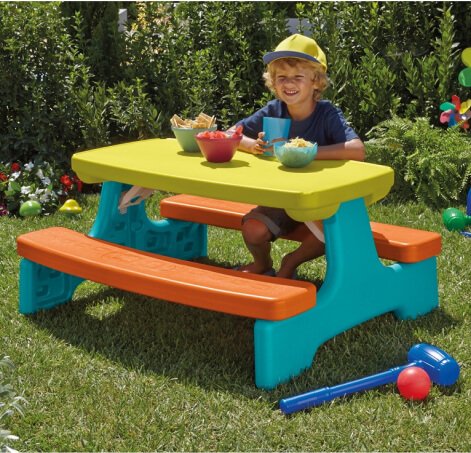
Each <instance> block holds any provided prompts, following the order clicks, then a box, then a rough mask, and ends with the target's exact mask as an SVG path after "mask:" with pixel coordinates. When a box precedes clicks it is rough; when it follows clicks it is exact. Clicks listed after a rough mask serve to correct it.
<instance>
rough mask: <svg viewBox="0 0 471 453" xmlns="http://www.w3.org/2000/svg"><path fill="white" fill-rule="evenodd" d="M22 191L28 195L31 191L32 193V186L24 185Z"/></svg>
mask: <svg viewBox="0 0 471 453" xmlns="http://www.w3.org/2000/svg"><path fill="white" fill-rule="evenodd" d="M21 193H22V194H23V195H28V194H29V193H31V186H23V187H22V188H21Z"/></svg>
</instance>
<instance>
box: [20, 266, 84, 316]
mask: <svg viewBox="0 0 471 453" xmlns="http://www.w3.org/2000/svg"><path fill="white" fill-rule="evenodd" d="M82 281H83V279H81V278H79V277H74V276H73V275H69V274H65V273H64V272H59V271H56V270H54V269H50V268H49V267H46V266H42V265H41V264H37V263H33V262H32V261H29V260H27V259H26V258H23V259H22V260H21V262H20V291H19V292H20V294H19V295H20V303H19V312H20V313H22V314H24V315H26V314H31V313H35V312H37V311H39V310H46V309H48V308H52V307H55V306H56V305H60V304H63V303H65V302H67V301H69V300H70V299H71V298H72V295H73V294H74V291H75V288H77V286H78V285H79V284H80V283H81V282H82Z"/></svg>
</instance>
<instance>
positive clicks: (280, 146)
mask: <svg viewBox="0 0 471 453" xmlns="http://www.w3.org/2000/svg"><path fill="white" fill-rule="evenodd" d="M274 149H275V156H276V158H277V159H278V160H279V161H280V162H281V163H282V164H283V165H284V166H285V167H291V168H301V167H305V166H306V165H309V164H310V163H311V162H312V161H313V160H314V159H315V157H316V155H317V143H311V142H308V141H306V140H304V139H302V138H294V139H291V140H290V141H289V142H286V143H283V142H280V143H275V144H274Z"/></svg>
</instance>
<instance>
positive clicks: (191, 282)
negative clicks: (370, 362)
mask: <svg viewBox="0 0 471 453" xmlns="http://www.w3.org/2000/svg"><path fill="white" fill-rule="evenodd" d="M17 250H18V254H19V255H21V256H23V257H24V258H27V259H29V260H30V261H33V262H35V263H38V264H41V265H43V266H47V267H49V268H52V269H55V270H58V271H61V272H65V273H67V274H71V275H75V276H77V277H81V278H84V279H87V280H91V281H94V282H98V283H102V284H105V285H108V286H112V287H115V288H119V289H122V290H125V291H131V292H134V293H138V294H143V295H146V296H150V297H155V298H160V299H164V300H167V301H171V302H177V303H180V304H184V305H190V306H193V307H199V308H205V309H207V310H213V311H219V312H224V313H229V314H233V315H240V316H246V317H250V318H256V319H267V320H280V319H285V318H289V317H291V316H295V315H297V314H299V313H301V312H304V311H306V310H308V309H309V308H311V307H313V306H314V305H315V300H316V287H315V286H314V285H313V284H311V283H308V282H303V281H294V280H290V279H283V278H274V277H267V276H261V275H254V274H246V273H242V272H238V271H234V270H230V269H223V268H219V267H215V266H208V265H204V264H199V263H191V262H187V261H183V260H179V259H175V258H168V257H164V256H161V255H154V254H152V253H147V252H142V251H138V250H134V249H130V248H128V247H123V246H120V245H116V244H112V243H109V242H105V241H101V240H99V239H94V238H91V237H89V236H86V235H84V234H82V233H78V232H76V231H72V230H69V229H67V228H61V227H53V228H47V229H44V230H39V231H33V232H31V233H27V234H23V235H21V236H19V237H18V238H17Z"/></svg>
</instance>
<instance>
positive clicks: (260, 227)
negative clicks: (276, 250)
mask: <svg viewBox="0 0 471 453" xmlns="http://www.w3.org/2000/svg"><path fill="white" fill-rule="evenodd" d="M242 236H243V238H244V241H245V244H246V246H247V248H248V249H249V252H250V253H251V254H252V256H253V259H254V261H253V263H250V264H248V265H247V266H242V267H241V268H240V270H241V271H242V272H252V273H254V274H263V273H264V272H267V271H268V270H270V269H271V268H272V266H273V260H272V258H271V255H270V251H271V242H270V241H271V239H272V233H271V231H270V230H269V229H268V228H267V226H266V225H265V224H263V223H262V222H260V221H258V220H255V219H247V220H246V221H245V222H244V224H243V225H242Z"/></svg>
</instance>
